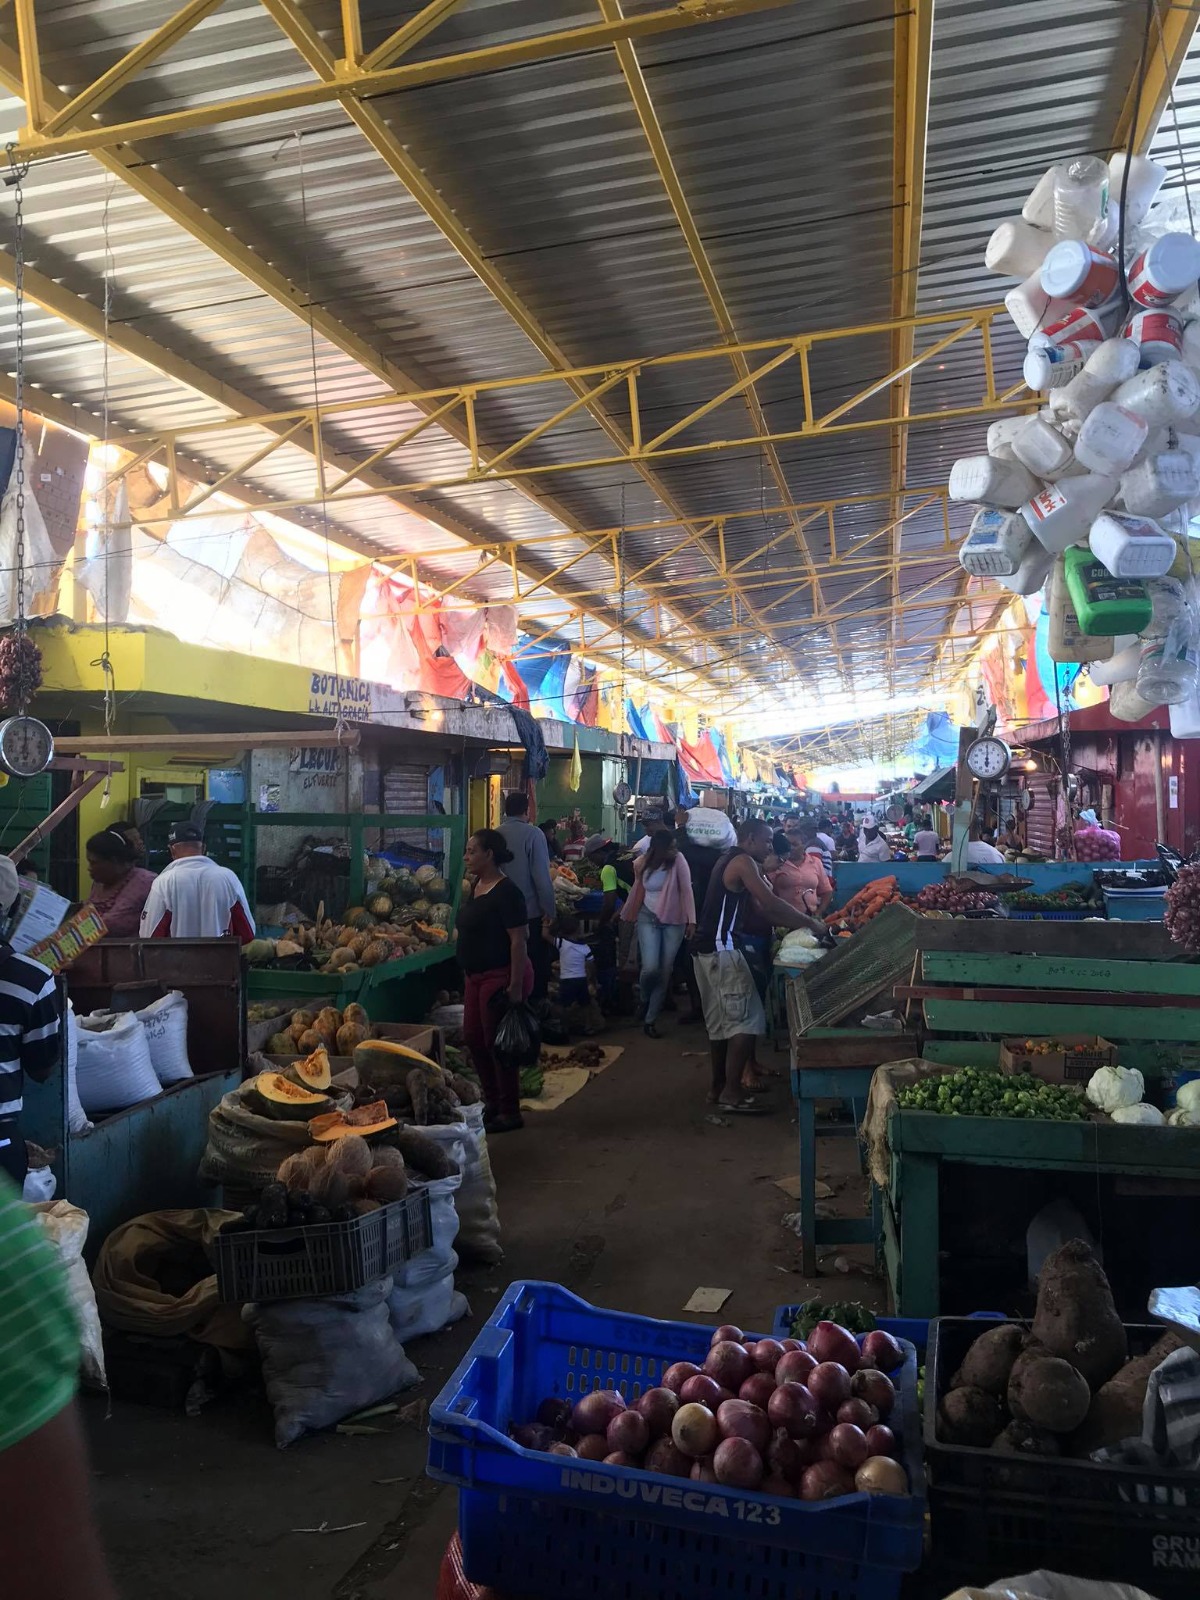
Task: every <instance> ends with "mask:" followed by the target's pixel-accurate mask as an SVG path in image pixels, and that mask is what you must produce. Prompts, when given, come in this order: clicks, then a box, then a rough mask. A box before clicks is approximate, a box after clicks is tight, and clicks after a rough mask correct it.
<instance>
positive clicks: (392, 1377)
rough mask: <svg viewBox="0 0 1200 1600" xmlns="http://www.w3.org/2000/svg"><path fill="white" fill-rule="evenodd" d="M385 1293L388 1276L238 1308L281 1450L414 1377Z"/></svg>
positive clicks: (417, 1375)
mask: <svg viewBox="0 0 1200 1600" xmlns="http://www.w3.org/2000/svg"><path fill="white" fill-rule="evenodd" d="M391 1291H392V1280H391V1279H390V1278H376V1279H375V1281H374V1282H373V1283H368V1284H365V1285H364V1286H363V1288H361V1289H356V1290H354V1292H353V1293H351V1294H336V1295H326V1296H324V1297H323V1298H322V1299H319V1300H282V1301H280V1302H279V1303H278V1304H273V1305H248V1306H246V1307H245V1309H244V1311H243V1313H242V1314H243V1316H244V1317H245V1319H246V1321H247V1322H248V1323H249V1324H250V1325H251V1327H252V1328H253V1329H254V1336H255V1339H256V1341H257V1343H258V1349H259V1354H260V1355H261V1356H262V1364H263V1381H264V1383H265V1384H266V1388H267V1397H268V1399H269V1400H270V1402H271V1405H272V1408H273V1409H274V1412H275V1443H276V1444H277V1445H278V1446H279V1448H280V1449H281V1450H282V1449H283V1448H284V1446H285V1445H289V1444H291V1443H292V1441H293V1440H295V1439H298V1438H299V1437H300V1435H301V1434H302V1433H305V1432H307V1431H308V1430H309V1429H317V1428H329V1427H332V1426H333V1424H334V1423H336V1422H340V1421H341V1420H342V1418H343V1417H348V1416H349V1415H350V1414H351V1413H352V1412H355V1411H361V1410H363V1408H364V1407H365V1406H371V1405H376V1404H378V1403H379V1402H380V1401H381V1400H386V1399H387V1397H388V1396H389V1395H392V1394H396V1393H397V1391H399V1390H401V1389H411V1388H412V1386H413V1384H414V1383H419V1382H420V1381H421V1374H420V1373H419V1372H418V1371H417V1369H416V1367H414V1366H413V1364H412V1362H411V1361H410V1360H409V1359H408V1357H407V1356H406V1355H405V1354H404V1346H403V1345H402V1344H400V1342H399V1341H398V1340H397V1338H396V1337H395V1335H394V1334H393V1332H392V1327H391V1323H390V1322H389V1319H388V1295H389V1294H390V1293H391Z"/></svg>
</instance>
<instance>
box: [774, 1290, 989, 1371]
mask: <svg viewBox="0 0 1200 1600" xmlns="http://www.w3.org/2000/svg"><path fill="white" fill-rule="evenodd" d="M804 1306H805V1302H804V1301H803V1300H802V1301H801V1302H800V1303H799V1305H794V1306H776V1307H775V1321H774V1323H773V1325H772V1327H771V1332H772V1333H773V1334H774V1336H775V1338H776V1339H788V1338H790V1337H791V1333H792V1323H793V1322H794V1321H795V1320H796V1317H797V1316H798V1315H799V1313H800V1312H801V1311H803V1310H804ZM971 1316H972V1318H976V1319H981V1320H983V1321H987V1322H1003V1321H1004V1313H1003V1311H972V1312H971ZM875 1326H876V1327H877V1328H882V1329H883V1331H884V1333H890V1334H891V1335H892V1337H893V1338H895V1339H906V1340H907V1341H908V1343H909V1344H911V1345H914V1346H915V1347H916V1351H917V1355H918V1356H919V1357H920V1358H921V1360H924V1359H925V1347H926V1345H928V1343H929V1318H928V1317H876V1318H875Z"/></svg>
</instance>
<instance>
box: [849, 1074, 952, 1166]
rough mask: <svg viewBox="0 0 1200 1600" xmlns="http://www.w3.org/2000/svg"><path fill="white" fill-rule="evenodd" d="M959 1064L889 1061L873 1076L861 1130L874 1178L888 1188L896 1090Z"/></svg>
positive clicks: (935, 1076)
mask: <svg viewBox="0 0 1200 1600" xmlns="http://www.w3.org/2000/svg"><path fill="white" fill-rule="evenodd" d="M961 1070H962V1068H961V1067H959V1066H949V1065H943V1064H942V1063H940V1062H937V1061H920V1060H915V1059H914V1060H909V1061H889V1062H888V1063H887V1064H886V1066H882V1067H876V1068H875V1071H874V1073H873V1075H872V1077H871V1092H870V1094H869V1095H868V1096H867V1114H866V1117H865V1118H864V1119H863V1125H862V1128H861V1130H860V1131H861V1133H862V1136H863V1139H864V1140H865V1141H866V1146H867V1155H868V1159H869V1161H870V1164H871V1179H872V1182H874V1183H875V1184H877V1185H878V1187H879V1188H881V1189H886V1188H887V1186H888V1180H889V1178H890V1177H891V1157H890V1153H889V1150H888V1140H887V1127H888V1116H889V1115H890V1113H891V1112H892V1110H893V1109H894V1108H895V1106H896V1103H897V1102H896V1091H897V1090H898V1089H902V1088H903V1087H904V1086H905V1084H909V1083H916V1082H917V1080H918V1079H919V1078H940V1077H942V1076H944V1074H945V1073H947V1072H960V1071H961Z"/></svg>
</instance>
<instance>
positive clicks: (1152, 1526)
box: [925, 1317, 1200, 1597]
mask: <svg viewBox="0 0 1200 1600" xmlns="http://www.w3.org/2000/svg"><path fill="white" fill-rule="evenodd" d="M1023 1326H1026V1325H1025V1324H1023ZM1125 1331H1126V1333H1127V1334H1128V1336H1129V1353H1130V1355H1144V1354H1145V1353H1146V1351H1147V1350H1149V1349H1150V1347H1151V1346H1152V1345H1154V1344H1156V1343H1157V1342H1158V1340H1159V1339H1161V1338H1162V1335H1163V1332H1164V1329H1163V1328H1162V1327H1161V1326H1158V1327H1144V1326H1138V1325H1133V1326H1127V1327H1126V1330H1125ZM986 1332H987V1328H986V1327H984V1326H981V1324H980V1323H979V1322H978V1321H974V1320H972V1319H970V1318H967V1317H939V1318H937V1319H936V1320H935V1321H933V1322H932V1323H930V1327H929V1346H928V1352H927V1364H926V1371H925V1471H926V1475H927V1479H928V1485H929V1516H930V1529H931V1533H932V1540H933V1549H934V1551H935V1553H936V1555H937V1557H938V1559H939V1560H940V1561H945V1562H947V1563H949V1564H951V1565H953V1566H955V1567H962V1568H963V1569H964V1570H967V1571H969V1573H970V1575H971V1580H972V1582H974V1583H989V1582H991V1581H993V1580H994V1579H996V1578H1000V1577H1005V1576H1011V1575H1012V1574H1013V1573H1014V1572H1032V1571H1034V1570H1036V1569H1037V1568H1039V1567H1048V1568H1051V1569H1053V1570H1054V1571H1056V1572H1066V1573H1072V1574H1074V1575H1075V1576H1076V1577H1081V1578H1107V1579H1108V1580H1110V1581H1119V1582H1121V1583H1128V1584H1133V1585H1135V1586H1136V1587H1139V1588H1142V1589H1145V1590H1147V1591H1148V1592H1149V1593H1150V1594H1153V1595H1157V1596H1159V1597H1163V1596H1175V1595H1185V1594H1186V1595H1188V1596H1192V1597H1194V1596H1195V1595H1196V1594H1197V1593H1198V1592H1200V1473H1195V1472H1168V1471H1159V1470H1154V1469H1149V1468H1144V1467H1125V1466H1114V1465H1111V1464H1105V1463H1101V1462H1096V1461H1074V1460H1065V1459H1062V1458H1045V1457H1036V1456H1012V1455H1000V1454H997V1453H995V1452H994V1451H991V1450H980V1449H976V1448H972V1447H970V1446H966V1445H949V1444H943V1443H941V1442H939V1440H938V1438H937V1434H936V1425H937V1402H938V1398H939V1396H940V1395H941V1394H942V1393H943V1392H944V1391H945V1388H946V1387H947V1385H948V1384H949V1381H950V1378H951V1377H952V1376H953V1374H954V1372H955V1371H956V1370H957V1369H958V1367H959V1366H960V1365H961V1364H962V1360H963V1357H964V1356H965V1354H966V1352H967V1349H968V1347H969V1346H970V1345H971V1344H972V1343H973V1342H974V1341H975V1340H976V1339H977V1338H979V1336H980V1334H982V1333H986Z"/></svg>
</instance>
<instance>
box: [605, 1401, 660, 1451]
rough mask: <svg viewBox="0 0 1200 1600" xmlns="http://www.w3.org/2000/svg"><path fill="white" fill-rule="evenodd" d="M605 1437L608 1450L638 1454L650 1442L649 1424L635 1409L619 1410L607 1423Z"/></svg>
mask: <svg viewBox="0 0 1200 1600" xmlns="http://www.w3.org/2000/svg"><path fill="white" fill-rule="evenodd" d="M606 1437H607V1439H608V1447H609V1449H610V1450H617V1451H623V1452H624V1453H625V1454H626V1455H630V1456H640V1455H641V1454H642V1452H643V1450H645V1448H646V1446H647V1445H648V1444H649V1443H650V1425H649V1424H648V1423H647V1421H646V1419H645V1417H643V1416H641V1415H640V1414H639V1413H638V1412H636V1411H620V1412H618V1413H617V1415H616V1416H615V1417H614V1418H613V1419H612V1421H611V1422H610V1423H609V1425H608V1433H607V1435H606Z"/></svg>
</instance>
